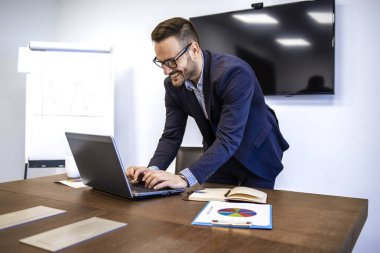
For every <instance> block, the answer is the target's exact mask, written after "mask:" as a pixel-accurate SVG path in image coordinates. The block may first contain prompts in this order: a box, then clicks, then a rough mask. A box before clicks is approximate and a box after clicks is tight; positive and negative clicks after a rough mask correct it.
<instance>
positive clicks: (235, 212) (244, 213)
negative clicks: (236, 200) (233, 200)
mask: <svg viewBox="0 0 380 253" xmlns="http://www.w3.org/2000/svg"><path fill="white" fill-rule="evenodd" d="M218 213H219V214H221V215H224V216H229V217H252V216H255V215H256V214H257V213H256V212H255V211H252V210H249V209H241V208H224V209H219V210H218Z"/></svg>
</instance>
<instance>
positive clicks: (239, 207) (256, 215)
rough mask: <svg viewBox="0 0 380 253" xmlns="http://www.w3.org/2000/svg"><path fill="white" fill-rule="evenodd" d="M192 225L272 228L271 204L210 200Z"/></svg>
mask: <svg viewBox="0 0 380 253" xmlns="http://www.w3.org/2000/svg"><path fill="white" fill-rule="evenodd" d="M192 224H193V225H200V226H217V227H234V228H251V229H272V205H269V204H253V203H238V202H223V201H210V202H208V203H207V204H206V205H205V207H204V208H203V209H202V211H200V212H199V214H198V216H197V217H196V218H195V219H194V221H193V222H192Z"/></svg>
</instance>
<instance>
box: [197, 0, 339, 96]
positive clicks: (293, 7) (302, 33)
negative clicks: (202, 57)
mask: <svg viewBox="0 0 380 253" xmlns="http://www.w3.org/2000/svg"><path fill="white" fill-rule="evenodd" d="M190 20H191V21H192V22H193V24H194V25H195V27H196V29H197V31H198V35H199V39H200V44H201V47H202V48H203V49H207V50H210V51H212V52H217V53H227V54H232V55H235V56H238V57H239V58H241V59H243V60H245V61H246V62H247V63H249V64H250V65H251V67H252V69H253V70H254V71H255V73H256V76H257V78H258V80H259V82H260V85H261V88H262V90H263V93H264V95H298V94H334V27H335V1H334V0H317V1H305V2H295V3H289V4H283V5H275V6H268V7H265V6H264V8H261V9H253V8H251V9H248V10H242V11H234V12H228V13H220V14H213V15H207V16H201V17H193V18H190Z"/></svg>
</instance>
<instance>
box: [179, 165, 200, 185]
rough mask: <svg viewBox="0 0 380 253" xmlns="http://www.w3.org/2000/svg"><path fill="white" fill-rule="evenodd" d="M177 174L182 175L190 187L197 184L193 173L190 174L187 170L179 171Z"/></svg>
mask: <svg viewBox="0 0 380 253" xmlns="http://www.w3.org/2000/svg"><path fill="white" fill-rule="evenodd" d="M179 174H181V175H183V176H184V177H185V178H186V180H187V182H188V184H189V186H190V187H192V186H194V185H196V184H198V180H197V179H196V178H195V177H194V175H193V173H191V171H190V170H189V168H186V169H184V170H181V171H180V172H179Z"/></svg>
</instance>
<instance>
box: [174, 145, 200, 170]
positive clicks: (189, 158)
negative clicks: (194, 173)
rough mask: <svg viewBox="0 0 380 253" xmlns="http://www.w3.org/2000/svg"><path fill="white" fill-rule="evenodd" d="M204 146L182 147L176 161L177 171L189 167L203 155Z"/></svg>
mask: <svg viewBox="0 0 380 253" xmlns="http://www.w3.org/2000/svg"><path fill="white" fill-rule="evenodd" d="M202 151H203V148H202V147H180V148H179V150H178V153H177V157H176V162H175V173H176V174H178V172H180V171H181V170H183V169H185V168H188V167H189V166H190V165H191V164H192V163H193V162H195V161H196V160H198V159H199V157H201V155H202Z"/></svg>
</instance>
